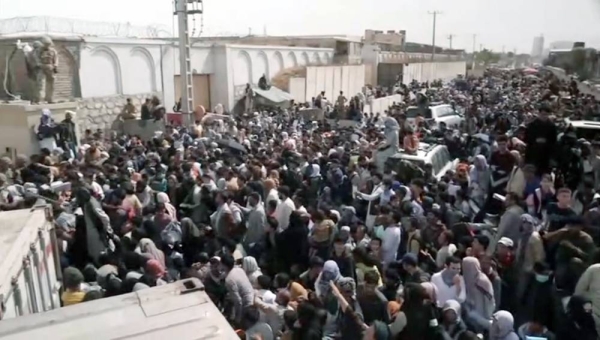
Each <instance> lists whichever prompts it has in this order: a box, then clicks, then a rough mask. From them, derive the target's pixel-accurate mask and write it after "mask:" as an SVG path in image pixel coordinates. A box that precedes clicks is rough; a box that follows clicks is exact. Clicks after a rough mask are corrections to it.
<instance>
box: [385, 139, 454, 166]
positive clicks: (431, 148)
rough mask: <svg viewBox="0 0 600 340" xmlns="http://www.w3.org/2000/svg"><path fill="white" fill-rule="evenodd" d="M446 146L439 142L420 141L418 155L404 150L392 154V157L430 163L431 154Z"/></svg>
mask: <svg viewBox="0 0 600 340" xmlns="http://www.w3.org/2000/svg"><path fill="white" fill-rule="evenodd" d="M445 147H446V146H444V145H439V144H427V143H419V149H418V150H417V154H416V155H413V154H407V153H404V152H403V151H401V152H398V153H396V154H394V155H392V156H390V158H393V159H405V160H408V161H420V162H425V163H428V162H430V161H431V155H433V154H434V153H435V152H436V151H438V150H439V149H442V148H445Z"/></svg>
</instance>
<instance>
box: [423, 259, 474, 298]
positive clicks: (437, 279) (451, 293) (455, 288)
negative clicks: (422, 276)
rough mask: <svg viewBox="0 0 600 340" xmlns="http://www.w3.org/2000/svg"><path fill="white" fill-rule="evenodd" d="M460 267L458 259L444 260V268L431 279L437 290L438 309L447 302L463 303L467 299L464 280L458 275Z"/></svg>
mask: <svg viewBox="0 0 600 340" xmlns="http://www.w3.org/2000/svg"><path fill="white" fill-rule="evenodd" d="M460 267H461V261H460V259H459V258H457V257H455V256H450V257H448V258H447V259H446V266H445V268H444V269H443V270H442V271H440V272H438V273H435V274H433V276H432V277H431V283H432V284H433V285H434V286H435V287H436V288H437V299H438V301H437V303H438V307H439V306H443V305H444V304H445V303H446V301H448V300H456V301H458V303H463V302H465V300H466V298H467V295H466V290H465V279H464V278H463V277H462V276H461V275H460Z"/></svg>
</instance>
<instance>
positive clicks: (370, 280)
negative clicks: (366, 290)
mask: <svg viewBox="0 0 600 340" xmlns="http://www.w3.org/2000/svg"><path fill="white" fill-rule="evenodd" d="M365 283H366V284H370V285H377V284H379V273H377V271H376V270H367V272H366V273H365Z"/></svg>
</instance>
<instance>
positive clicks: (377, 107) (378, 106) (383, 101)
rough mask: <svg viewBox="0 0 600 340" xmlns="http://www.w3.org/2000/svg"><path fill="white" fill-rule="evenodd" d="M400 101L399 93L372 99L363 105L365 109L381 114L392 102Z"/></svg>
mask: <svg viewBox="0 0 600 340" xmlns="http://www.w3.org/2000/svg"><path fill="white" fill-rule="evenodd" d="M401 101H402V95H399V94H394V95H391V96H387V97H383V98H377V99H373V100H372V101H371V103H370V104H367V105H365V111H367V112H372V113H380V114H383V112H385V111H386V110H387V109H388V108H389V107H390V106H392V104H393V103H398V102H401Z"/></svg>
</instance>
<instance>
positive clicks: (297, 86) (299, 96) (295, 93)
mask: <svg viewBox="0 0 600 340" xmlns="http://www.w3.org/2000/svg"><path fill="white" fill-rule="evenodd" d="M288 88H289V91H290V94H291V95H292V97H294V100H295V101H296V102H297V103H304V102H306V78H290V81H289V86H288Z"/></svg>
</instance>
